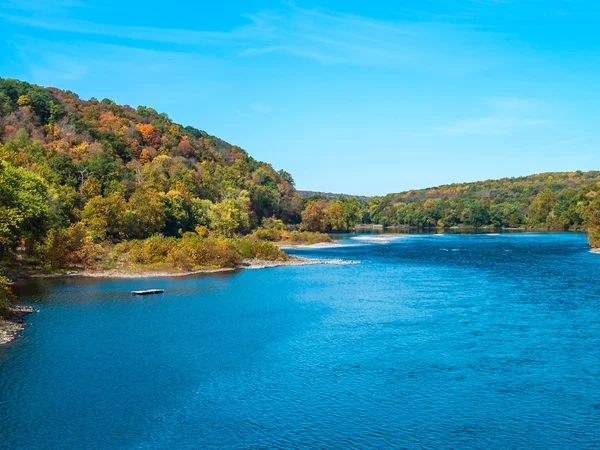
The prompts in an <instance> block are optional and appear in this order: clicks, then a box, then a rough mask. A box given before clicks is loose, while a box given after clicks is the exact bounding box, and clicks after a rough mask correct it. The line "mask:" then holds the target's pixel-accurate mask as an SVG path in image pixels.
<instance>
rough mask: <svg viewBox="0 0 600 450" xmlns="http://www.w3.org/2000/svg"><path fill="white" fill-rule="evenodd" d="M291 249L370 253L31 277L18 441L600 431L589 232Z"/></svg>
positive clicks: (129, 442)
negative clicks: (203, 268)
mask: <svg viewBox="0 0 600 450" xmlns="http://www.w3.org/2000/svg"><path fill="white" fill-rule="evenodd" d="M346 242H351V240H348V241H346ZM293 252H294V253H295V254H299V255H304V256H314V257H332V258H347V259H352V260H358V261H361V262H362V264H359V265H347V266H304V267H280V268H274V269H265V270H246V271H240V272H236V273H231V274H218V275H217V274H215V275H210V276H196V277H188V278H172V279H169V278H163V279H150V280H75V279H68V280H45V281H39V282H35V283H28V284H25V285H22V286H19V287H18V291H19V294H20V298H21V299H22V301H23V302H24V303H27V304H32V305H35V306H36V308H38V309H40V313H39V314H34V315H31V316H29V318H28V321H29V322H30V323H31V324H32V326H30V327H28V328H27V329H26V330H25V332H24V333H22V335H21V336H20V337H19V338H18V339H17V340H15V341H14V342H13V343H11V344H10V345H8V346H5V347H3V348H1V349H0V447H5V448H14V449H18V448H48V449H56V448H61V449H62V448H173V447H181V448H209V447H229V448H231V447H234V448H272V447H287V448H302V447H312V448H314V447H319V448H367V447H400V448H411V447H414V448H523V447H527V448H598V447H600V283H598V273H599V271H600V255H593V254H590V253H589V252H588V247H587V243H586V238H585V235H583V234H530V233H527V234H524V233H520V234H501V235H484V234H481V235H464V236H461V235H443V236H442V235H419V236H403V237H401V238H399V239H397V240H393V241H390V242H387V243H376V244H370V243H365V242H361V243H360V245H355V246H348V247H339V248H330V249H320V250H295V251H293ZM154 287H160V288H165V289H166V293H165V294H164V295H158V296H148V297H131V296H130V295H129V291H131V290H133V289H146V288H154Z"/></svg>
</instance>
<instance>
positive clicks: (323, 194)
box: [298, 190, 369, 200]
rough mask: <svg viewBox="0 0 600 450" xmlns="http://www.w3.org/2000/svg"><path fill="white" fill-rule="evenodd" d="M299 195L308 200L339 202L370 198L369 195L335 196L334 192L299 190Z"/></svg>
mask: <svg viewBox="0 0 600 450" xmlns="http://www.w3.org/2000/svg"><path fill="white" fill-rule="evenodd" d="M298 193H299V194H300V195H302V196H303V197H306V198H313V197H320V198H324V199H327V200H338V199H342V200H343V199H348V198H354V199H356V200H367V199H368V198H369V197H368V196H367V195H351V194H334V193H332V192H318V191H302V190H299V191H298Z"/></svg>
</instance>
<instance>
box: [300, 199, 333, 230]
mask: <svg viewBox="0 0 600 450" xmlns="http://www.w3.org/2000/svg"><path fill="white" fill-rule="evenodd" d="M302 225H303V227H304V228H305V229H306V230H308V231H325V229H326V228H327V200H313V201H311V202H309V203H308V204H307V205H306V208H304V210H303V211H302Z"/></svg>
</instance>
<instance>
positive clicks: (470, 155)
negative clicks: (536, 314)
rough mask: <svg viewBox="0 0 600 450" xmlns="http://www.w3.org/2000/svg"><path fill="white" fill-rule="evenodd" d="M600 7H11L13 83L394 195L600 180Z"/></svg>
mask: <svg viewBox="0 0 600 450" xmlns="http://www.w3.org/2000/svg"><path fill="white" fill-rule="evenodd" d="M599 13H600V5H597V4H596V2H593V1H579V0H561V1H557V0H514V1H513V0H461V1H458V0H419V1H409V0H404V1H392V0H390V1H377V0H372V1H370V2H365V1H354V0H344V1H342V0H328V1H321V2H319V3H314V2H309V1H295V2H280V1H268V0H257V1H254V2H245V1H241V0H236V1H234V0H220V1H219V2H198V1H194V2H192V1H189V2H186V1H177V2H164V1H161V2H159V1H155V0H144V1H139V0H127V1H122V0H121V1H116V0H102V1H96V0H94V1H83V0H56V1H52V0H44V1H42V0H28V1H23V0H0V55H1V57H0V77H4V78H6V77H11V78H17V79H21V80H25V81H28V82H31V83H36V84H40V85H43V86H54V87H58V88H61V89H69V90H71V91H74V92H76V93H77V94H79V96H80V97H81V98H84V99H87V98H90V97H96V98H98V99H102V98H109V99H111V100H114V101H115V102H117V103H119V104H128V105H131V106H134V107H135V106H138V105H146V106H151V107H153V108H155V109H157V110H158V111H160V112H166V113H167V114H168V115H169V116H170V117H171V118H172V119H173V120H174V121H176V122H178V123H181V124H183V125H192V126H194V127H196V128H199V129H202V130H205V131H207V132H208V133H210V134H213V135H215V136H218V137H220V138H222V139H224V140H226V141H228V142H231V143H232V144H236V145H239V146H240V147H242V148H244V149H245V150H247V151H248V152H249V153H250V155H252V156H253V157H255V158H256V159H259V160H262V161H267V162H270V163H271V164H272V165H273V167H275V169H278V170H279V169H284V170H286V171H288V172H290V173H291V174H292V175H293V177H294V179H295V181H296V187H297V188H298V189H304V190H315V191H327V192H336V193H348V194H364V195H380V194H386V193H390V192H399V191H403V190H407V189H416V188H425V187H430V186H437V185H441V184H446V183H451V182H463V181H476V180H482V179H490V178H502V177H506V176H519V175H527V174H532V173H539V172H546V171H574V170H592V169H600V161H599V158H598V155H599V152H598V144H599V143H600V127H599V126H598V125H599V123H600V122H599V119H600V108H599V105H600V83H599V81H600V79H599V76H600V70H599V69H600V29H599V28H598V26H597V17H598V14H599Z"/></svg>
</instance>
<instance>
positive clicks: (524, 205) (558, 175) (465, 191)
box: [368, 171, 600, 230]
mask: <svg viewBox="0 0 600 450" xmlns="http://www.w3.org/2000/svg"><path fill="white" fill-rule="evenodd" d="M599 182H600V172H599V171H590V172H581V171H577V172H554V173H541V174H537V175H530V176H525V177H516V178H502V179H499V180H486V181H478V182H474V183H455V184H449V185H443V186H437V187H432V188H428V189H419V190H410V191H406V192H400V193H395V194H389V195H386V196H385V197H380V198H377V199H374V200H373V201H371V202H370V204H369V205H368V210H369V219H370V220H371V221H372V222H373V223H379V224H383V225H409V226H420V227H442V228H446V227H453V226H461V225H463V226H473V227H482V226H493V227H504V228H508V227H510V228H544V229H551V230H585V229H587V227H588V225H590V224H591V225H593V224H594V223H595V222H596V221H597V212H598V209H599V204H598V198H597V192H598V190H599V189H600V185H599Z"/></svg>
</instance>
